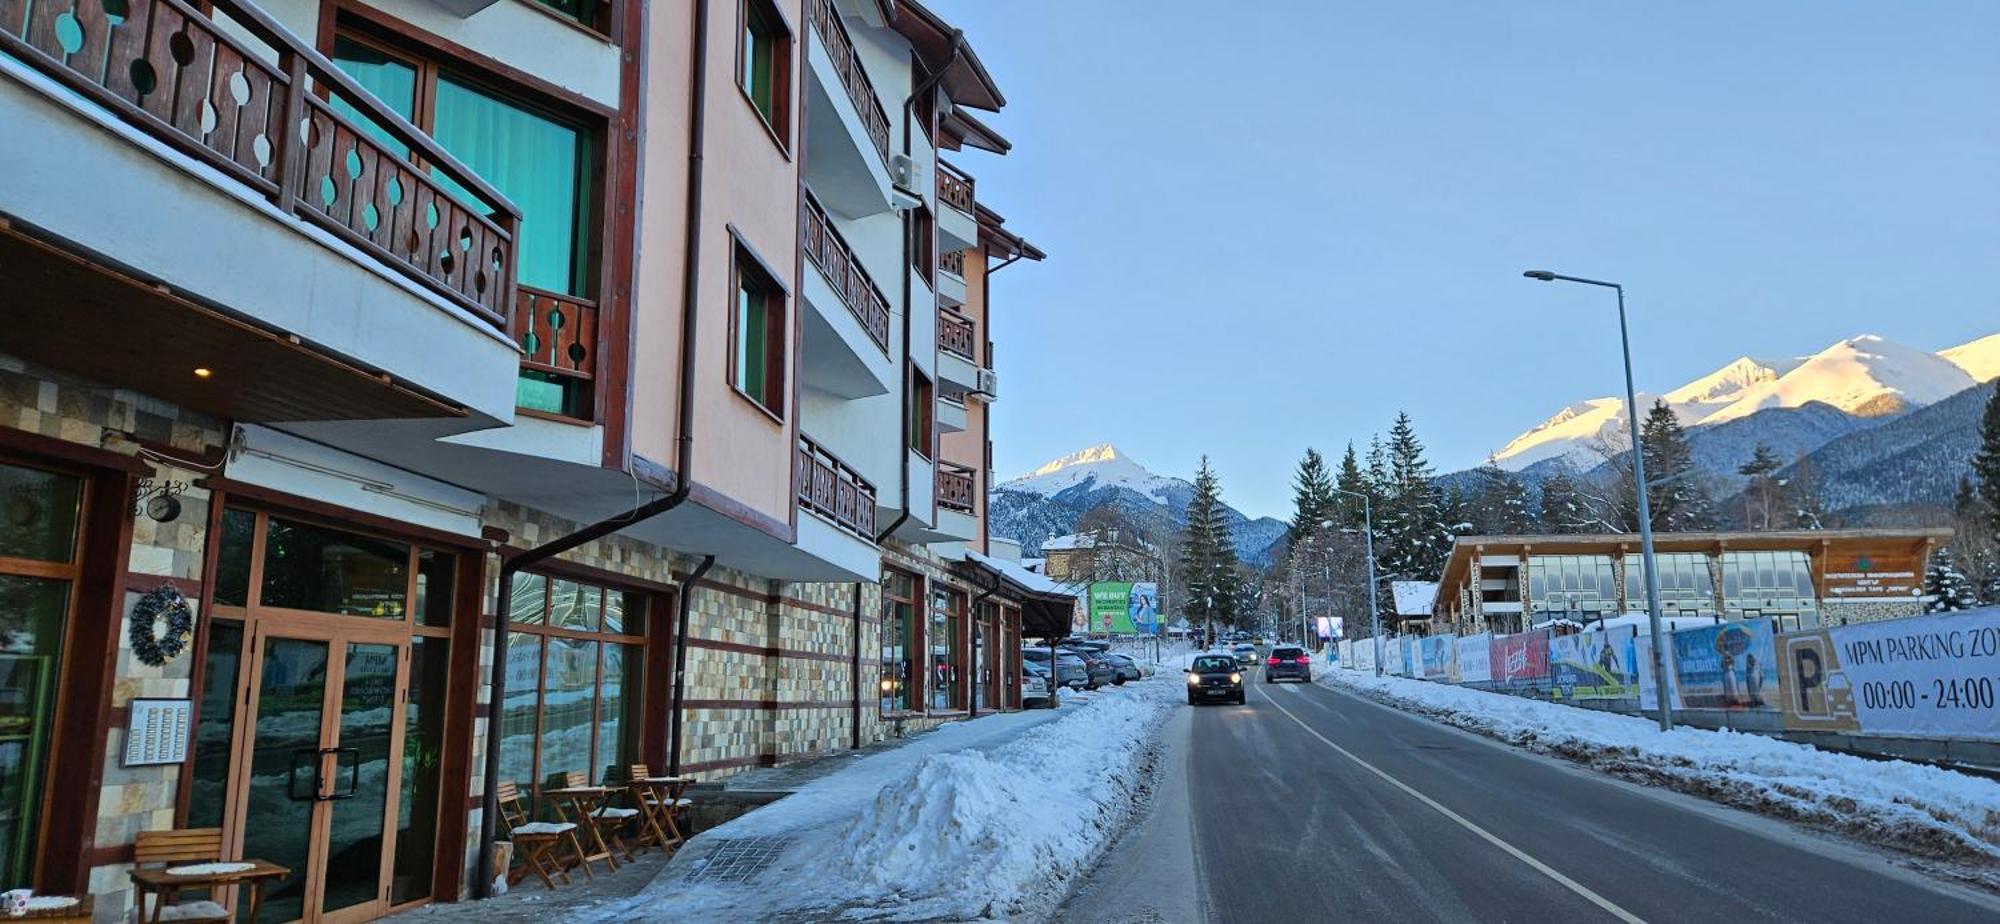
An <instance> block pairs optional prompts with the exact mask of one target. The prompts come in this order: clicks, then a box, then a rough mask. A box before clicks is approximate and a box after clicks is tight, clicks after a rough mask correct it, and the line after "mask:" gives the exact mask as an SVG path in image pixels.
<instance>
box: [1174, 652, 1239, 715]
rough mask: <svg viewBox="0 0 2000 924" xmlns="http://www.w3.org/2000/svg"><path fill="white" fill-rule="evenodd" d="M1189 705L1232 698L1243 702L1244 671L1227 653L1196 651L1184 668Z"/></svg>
mask: <svg viewBox="0 0 2000 924" xmlns="http://www.w3.org/2000/svg"><path fill="white" fill-rule="evenodd" d="M1187 683H1188V688H1187V696H1188V705H1190V706H1194V705H1199V704H1201V703H1208V702H1216V701H1221V702H1231V701H1234V702H1235V703H1236V704H1237V705H1239V706H1241V705H1243V672H1242V670H1241V669H1240V668H1239V666H1238V665H1237V663H1236V659H1235V658H1233V657H1230V656H1229V655H1226V654H1205V655H1196V656H1195V659H1194V664H1193V666H1191V667H1189V668H1188V672H1187Z"/></svg>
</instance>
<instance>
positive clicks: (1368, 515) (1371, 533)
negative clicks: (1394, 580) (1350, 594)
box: [1333, 488, 1382, 677]
mask: <svg viewBox="0 0 2000 924" xmlns="http://www.w3.org/2000/svg"><path fill="white" fill-rule="evenodd" d="M1333 493H1335V494H1345V495H1347V496H1348V497H1358V498H1361V536H1362V538H1363V539H1364V540H1365V541H1366V542H1367V543H1368V635H1369V637H1370V638H1372V639H1373V640H1374V642H1375V676H1377V677H1380V676H1382V607H1380V606H1379V605H1377V604H1376V602H1375V512H1374V510H1373V509H1371V505H1370V504H1369V502H1368V495H1366V494H1363V493H1361V492H1360V491H1349V490H1346V489H1344V488H1334V489H1333Z"/></svg>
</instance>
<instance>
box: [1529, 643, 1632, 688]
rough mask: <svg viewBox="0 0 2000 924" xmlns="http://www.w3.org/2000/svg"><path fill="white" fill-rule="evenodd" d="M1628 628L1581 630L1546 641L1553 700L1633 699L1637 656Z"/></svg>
mask: <svg viewBox="0 0 2000 924" xmlns="http://www.w3.org/2000/svg"><path fill="white" fill-rule="evenodd" d="M1632 635H1633V633H1631V632H1630V631H1618V632H1585V633H1582V634H1579V635H1563V636H1557V637H1555V638H1553V639H1550V640H1549V675H1550V686H1551V687H1552V695H1553V696H1554V697H1555V698H1556V699H1571V700H1579V699H1634V698H1637V697H1638V695H1639V676H1638V674H1639V671H1638V665H1637V660H1636V659H1637V655H1636V654H1635V653H1634V651H1633V648H1632Z"/></svg>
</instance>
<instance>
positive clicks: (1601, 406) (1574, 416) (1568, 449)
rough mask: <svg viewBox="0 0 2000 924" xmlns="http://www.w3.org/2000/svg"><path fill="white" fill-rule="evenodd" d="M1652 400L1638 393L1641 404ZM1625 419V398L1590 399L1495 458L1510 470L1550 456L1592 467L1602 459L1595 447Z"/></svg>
mask: <svg viewBox="0 0 2000 924" xmlns="http://www.w3.org/2000/svg"><path fill="white" fill-rule="evenodd" d="M1649 400H1651V396H1649V395H1640V396H1639V401H1640V403H1641V404H1644V403H1646V402H1647V401H1649ZM1624 420H1625V401H1624V399H1621V398H1587V399H1585V400H1582V401H1578V402H1577V403H1575V404H1572V405H1570V406H1569V407H1566V408H1563V409H1562V410H1560V411H1557V412H1556V415H1555V416H1554V417H1550V418H1549V419H1547V420H1544V421H1542V422H1541V423H1538V424H1536V425H1535V426H1534V427H1532V428H1531V429H1529V430H1528V432H1526V433H1523V434H1521V435H1520V436H1517V437H1514V439H1513V441H1512V442H1509V443H1508V444H1507V445H1506V446H1503V447H1501V449H1500V451H1499V452H1496V453H1494V454H1493V458H1494V460H1495V461H1497V462H1499V463H1500V467H1501V468H1504V469H1507V470H1509V471H1520V470H1521V469H1524V468H1527V467H1528V466H1530V465H1533V464H1535V463H1537V462H1542V461H1546V460H1549V459H1565V460H1567V461H1568V462H1569V463H1570V466H1571V467H1572V468H1578V469H1583V468H1589V467H1590V466H1591V465H1594V464H1596V463H1597V462H1599V461H1601V460H1602V459H1603V456H1602V455H1600V454H1599V453H1598V452H1597V450H1596V449H1595V448H1594V447H1595V446H1596V445H1597V443H1598V442H1599V441H1601V440H1603V439H1604V438H1606V437H1608V436H1610V435H1612V434H1613V433H1615V432H1617V430H1618V427H1619V425H1620V424H1621V423H1622V422H1623V421H1624Z"/></svg>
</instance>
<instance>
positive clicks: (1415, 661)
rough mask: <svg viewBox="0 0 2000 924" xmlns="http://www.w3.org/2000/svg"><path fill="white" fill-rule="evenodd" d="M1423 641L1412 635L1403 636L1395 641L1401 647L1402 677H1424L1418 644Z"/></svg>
mask: <svg viewBox="0 0 2000 924" xmlns="http://www.w3.org/2000/svg"><path fill="white" fill-rule="evenodd" d="M1422 641H1423V640H1422V639H1420V638H1417V637H1416V636H1414V635H1405V636H1402V637H1401V638H1398V639H1397V640H1396V643H1397V644H1399V645H1401V646H1402V647H1403V676H1405V677H1422V676H1423V675H1424V655H1423V649H1422V647H1421V646H1420V644H1419V643H1421V642H1422Z"/></svg>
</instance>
